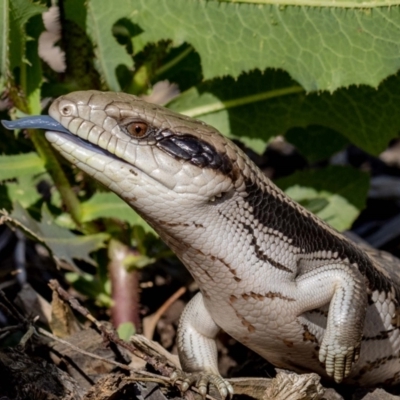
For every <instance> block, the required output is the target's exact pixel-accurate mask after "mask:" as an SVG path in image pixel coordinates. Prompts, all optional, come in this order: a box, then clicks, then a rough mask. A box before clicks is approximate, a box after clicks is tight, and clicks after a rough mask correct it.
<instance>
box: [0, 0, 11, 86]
mask: <svg viewBox="0 0 400 400" xmlns="http://www.w3.org/2000/svg"><path fill="white" fill-rule="evenodd" d="M9 8H10V4H9V0H3V1H0V79H1V80H2V82H4V77H5V76H6V75H7V72H8V68H9V65H8V63H9V60H8V37H9V36H8V35H9V13H10V10H9ZM0 91H2V87H0Z"/></svg>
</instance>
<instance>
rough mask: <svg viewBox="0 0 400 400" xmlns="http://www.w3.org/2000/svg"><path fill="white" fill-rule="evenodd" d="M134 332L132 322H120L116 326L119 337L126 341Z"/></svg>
mask: <svg viewBox="0 0 400 400" xmlns="http://www.w3.org/2000/svg"><path fill="white" fill-rule="evenodd" d="M135 332H136V329H135V325H133V324H132V322H123V323H122V324H119V326H118V328H117V333H118V336H119V338H120V339H122V340H125V341H128V340H129V338H130V337H131V336H132V335H134V334H135Z"/></svg>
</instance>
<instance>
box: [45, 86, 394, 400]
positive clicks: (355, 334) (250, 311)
mask: <svg viewBox="0 0 400 400" xmlns="http://www.w3.org/2000/svg"><path fill="white" fill-rule="evenodd" d="M49 114H50V115H51V116H52V117H53V118H54V119H55V120H56V121H58V122H59V123H60V124H61V125H62V126H63V127H65V128H67V129H68V130H69V131H70V132H71V134H72V135H67V134H64V133H62V134H61V133H59V132H47V133H46V137H47V139H48V140H49V141H50V142H51V143H52V145H53V146H54V147H55V149H57V150H58V151H59V152H60V153H61V154H62V155H63V156H64V157H65V158H66V159H67V160H69V161H70V162H71V163H72V164H74V165H76V166H77V167H79V168H81V169H82V170H83V171H85V172H86V173H88V174H89V175H91V176H92V177H94V178H95V179H97V180H98V181H100V182H102V183H103V184H104V185H105V186H107V187H108V188H109V189H110V190H112V191H114V192H115V193H117V194H118V195H119V196H120V197H121V198H123V199H124V200H125V201H126V202H127V203H128V204H129V205H130V206H131V207H132V208H134V209H135V210H136V211H137V212H138V213H139V214H141V215H142V216H143V218H144V219H146V220H147V221H148V222H149V224H150V225H152V226H153V228H154V229H155V230H156V231H157V232H158V233H159V234H160V236H161V238H162V239H163V240H164V241H165V242H166V243H167V244H168V245H169V246H170V247H171V248H172V249H173V251H174V252H175V253H176V255H177V256H178V257H179V258H180V259H181V260H182V262H183V263H184V264H185V265H186V267H187V268H188V270H189V271H190V272H191V274H192V275H193V277H194V279H195V280H196V281H197V283H198V285H199V287H200V293H199V294H197V295H196V296H195V297H194V298H193V299H192V301H191V302H190V303H189V304H188V306H187V308H186V309H185V311H184V313H183V315H182V318H181V322H180V327H179V332H178V349H179V355H180V359H181V363H182V366H183V369H184V370H185V371H186V372H191V373H196V374H195V375H194V377H193V378H188V379H187V381H186V385H185V386H188V385H189V384H191V383H193V382H197V385H198V387H199V388H200V390H201V391H202V393H205V392H206V391H207V385H208V383H210V382H211V383H214V384H215V385H216V386H217V387H218V388H219V390H220V392H221V394H222V395H223V396H226V395H228V393H231V392H232V387H231V386H230V385H229V383H227V382H226V381H224V380H223V379H222V378H221V377H220V376H219V373H218V368H217V354H216V346H215V336H216V335H217V333H218V331H219V330H220V329H221V328H222V329H223V330H225V331H226V332H227V333H229V334H230V335H231V336H233V337H234V338H235V339H236V340H238V341H240V342H242V343H243V344H244V345H246V346H248V347H249V348H251V349H253V350H254V351H255V352H257V353H258V354H260V355H261V356H263V357H264V358H266V359H267V360H268V361H270V362H272V363H273V364H274V365H276V366H278V367H281V368H288V369H292V370H294V371H297V372H304V371H310V370H311V371H315V372H317V373H319V374H320V375H322V376H328V377H331V378H333V379H334V380H335V381H337V382H341V381H345V382H347V383H357V384H363V385H378V384H396V383H398V382H399V380H400V377H399V374H400V359H399V351H400V338H399V318H398V304H399V299H400V296H399V287H400V285H399V283H400V279H399V275H398V273H397V271H396V268H398V267H399V266H400V262H399V260H397V259H395V258H394V257H391V256H389V255H387V254H386V253H379V252H376V251H373V250H372V249H368V248H361V247H360V246H358V245H356V244H354V243H353V242H350V241H349V240H347V239H346V238H344V237H343V236H342V235H340V234H339V233H337V232H336V231H335V230H333V229H332V228H330V227H329V226H328V225H326V224H325V223H324V222H322V221H321V220H319V219H318V218H317V217H315V216H314V215H312V214H311V213H309V212H308V211H306V210H305V209H304V208H302V207H301V206H300V205H298V204H297V203H295V202H293V201H292V200H291V199H289V198H288V197H287V196H286V195H285V194H284V193H283V192H281V191H280V190H279V189H278V188H277V187H276V186H275V185H274V184H273V183H272V182H271V181H270V180H269V179H267V178H266V177H265V176H264V175H263V174H262V173H261V171H260V170H259V169H258V168H257V167H256V166H255V165H254V164H253V163H252V162H251V161H250V160H249V159H248V157H247V156H246V155H245V154H244V153H243V152H242V151H241V150H240V149H238V148H237V147H236V146H235V145H234V144H233V143H232V142H231V141H229V140H228V139H226V138H225V137H223V136H222V135H221V134H220V133H219V132H217V131H216V130H215V129H214V128H212V127H210V126H208V125H206V124H204V123H202V122H199V121H196V120H193V119H191V118H188V117H185V116H182V115H179V114H176V113H173V112H171V111H170V110H167V109H165V108H163V107H160V106H156V105H153V104H148V103H146V102H144V101H143V100H141V99H139V98H136V97H134V96H131V95H127V94H121V93H111V92H107V93H101V92H96V91H85V92H74V93H70V94H68V95H66V96H63V97H61V98H59V99H57V100H56V101H55V102H54V103H53V104H52V106H51V107H50V111H49ZM77 137H79V138H81V139H83V141H79V140H77V139H76V138H77ZM88 143H91V146H89V145H88ZM99 149H102V150H101V151H99ZM178 375H179V374H178ZM178 375H176V377H178Z"/></svg>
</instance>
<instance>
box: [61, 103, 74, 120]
mask: <svg viewBox="0 0 400 400" xmlns="http://www.w3.org/2000/svg"><path fill="white" fill-rule="evenodd" d="M62 103H63V102H61V104H60V107H59V110H60V114H61V115H62V116H63V117H69V116H71V115H74V114H75V106H74V105H73V104H71V103H68V104H62Z"/></svg>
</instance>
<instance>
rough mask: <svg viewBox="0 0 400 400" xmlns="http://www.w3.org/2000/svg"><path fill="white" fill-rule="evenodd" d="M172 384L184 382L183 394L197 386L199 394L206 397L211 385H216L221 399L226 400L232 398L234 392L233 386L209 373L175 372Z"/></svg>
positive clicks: (182, 385) (181, 386) (172, 376)
mask: <svg viewBox="0 0 400 400" xmlns="http://www.w3.org/2000/svg"><path fill="white" fill-rule="evenodd" d="M171 380H172V383H173V384H175V383H176V381H178V380H180V381H182V383H181V385H180V388H181V390H182V392H186V391H187V390H188V389H189V387H190V386H192V385H193V386H195V387H196V388H197V389H198V390H199V393H200V394H201V395H202V396H203V397H205V396H206V395H207V394H208V392H209V390H208V389H209V385H210V384H212V385H214V386H215V387H216V388H217V390H218V392H219V394H220V396H221V398H222V399H226V398H227V397H229V398H230V397H232V396H233V393H234V390H233V387H232V385H231V384H230V383H229V382H228V381H226V380H225V379H223V378H222V377H221V376H220V375H216V374H213V373H207V372H193V373H187V372H184V371H181V370H175V371H174V372H173V373H172V374H171Z"/></svg>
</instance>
